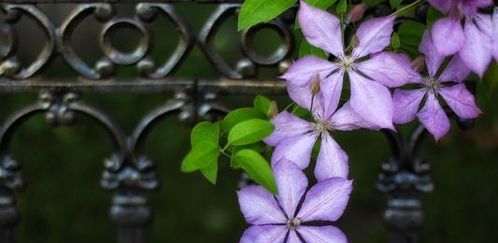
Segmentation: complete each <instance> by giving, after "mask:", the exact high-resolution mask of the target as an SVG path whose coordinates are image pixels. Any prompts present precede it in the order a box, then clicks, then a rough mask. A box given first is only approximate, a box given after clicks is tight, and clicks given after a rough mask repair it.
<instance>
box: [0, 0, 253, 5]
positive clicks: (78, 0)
mask: <svg viewBox="0 0 498 243" xmlns="http://www.w3.org/2000/svg"><path fill="white" fill-rule="evenodd" d="M242 1H243V0H147V1H143V0H104V1H103V0H0V3H18V4H19V3H22V4H24V3H26V4H37V3H191V2H195V3H240V2H242Z"/></svg>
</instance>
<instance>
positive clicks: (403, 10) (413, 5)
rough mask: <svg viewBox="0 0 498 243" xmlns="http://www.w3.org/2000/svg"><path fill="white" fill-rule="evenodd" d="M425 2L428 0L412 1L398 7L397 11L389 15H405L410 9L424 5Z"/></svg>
mask: <svg viewBox="0 0 498 243" xmlns="http://www.w3.org/2000/svg"><path fill="white" fill-rule="evenodd" d="M425 2H426V0H417V1H415V2H413V3H410V4H408V5H406V6H404V7H402V8H400V9H398V10H397V11H396V12H394V13H392V14H391V15H389V17H393V16H400V15H403V14H405V13H406V12H408V11H410V10H412V9H414V8H416V7H418V6H420V5H422V4H423V3H425Z"/></svg>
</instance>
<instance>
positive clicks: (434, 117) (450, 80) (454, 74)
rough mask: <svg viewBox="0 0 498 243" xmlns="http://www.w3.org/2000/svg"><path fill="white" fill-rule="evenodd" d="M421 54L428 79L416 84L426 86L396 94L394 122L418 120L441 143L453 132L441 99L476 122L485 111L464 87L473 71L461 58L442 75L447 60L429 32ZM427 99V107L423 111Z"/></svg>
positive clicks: (396, 91) (460, 114)
mask: <svg viewBox="0 0 498 243" xmlns="http://www.w3.org/2000/svg"><path fill="white" fill-rule="evenodd" d="M419 50H420V51H421V52H422V53H424V54H425V62H426V67H427V72H428V76H427V77H421V76H419V77H418V78H416V79H414V80H412V81H413V82H414V83H418V84H420V85H421V86H422V87H421V88H419V89H414V90H401V89H397V90H395V91H394V95H393V101H394V111H395V112H394V117H393V121H394V123H407V122H410V121H411V120H413V119H414V118H415V116H417V117H418V119H419V120H420V122H421V123H422V124H423V125H424V126H425V128H427V130H428V131H429V132H430V133H431V134H432V135H433V136H434V138H435V139H436V140H438V139H440V138H441V137H443V136H444V135H445V134H446V133H447V132H448V131H449V129H450V121H449V120H448V117H447V116H446V113H445V111H444V110H443V108H442V107H441V105H440V104H439V101H438V98H439V97H440V96H441V97H442V99H444V101H446V103H447V104H448V106H449V107H450V108H451V109H452V110H453V112H455V114H456V115H457V116H459V117H461V118H475V117H477V116H478V115H479V114H480V113H481V111H480V110H479V108H477V105H476V103H475V98H474V95H472V93H470V92H469V91H468V90H467V88H466V87H465V84H463V83H462V82H463V81H464V80H465V78H467V76H468V75H469V74H470V70H469V69H468V68H467V66H466V65H465V64H464V62H463V61H462V58H461V57H460V56H458V55H456V56H454V57H453V58H452V59H451V61H450V62H449V63H448V65H447V66H446V68H445V69H444V70H443V71H442V72H440V71H439V69H440V66H441V64H442V63H443V61H444V57H443V56H441V55H440V54H438V53H437V52H435V51H434V45H433V43H432V40H431V38H430V37H429V33H428V32H427V31H426V33H424V36H423V39H422V43H421V44H420V48H419ZM439 73H441V74H440V75H439ZM454 83H456V84H454ZM424 97H425V105H424V106H423V108H422V109H421V110H420V111H419V106H420V104H421V103H422V100H423V99H424Z"/></svg>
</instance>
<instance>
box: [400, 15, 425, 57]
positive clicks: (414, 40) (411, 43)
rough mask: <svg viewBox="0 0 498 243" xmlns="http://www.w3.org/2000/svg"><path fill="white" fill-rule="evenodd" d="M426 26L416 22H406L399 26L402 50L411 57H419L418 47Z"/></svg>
mask: <svg viewBox="0 0 498 243" xmlns="http://www.w3.org/2000/svg"><path fill="white" fill-rule="evenodd" d="M425 29H426V26H425V25H423V24H420V23H417V22H415V21H406V22H403V23H402V24H401V25H400V26H399V31H398V33H399V41H400V49H401V50H402V51H405V52H407V53H408V54H410V56H412V57H415V56H419V55H420V53H419V52H418V45H419V44H420V41H421V40H422V35H423V34H424V31H425Z"/></svg>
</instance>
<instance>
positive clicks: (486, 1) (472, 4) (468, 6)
mask: <svg viewBox="0 0 498 243" xmlns="http://www.w3.org/2000/svg"><path fill="white" fill-rule="evenodd" d="M492 4H493V0H466V1H459V2H458V9H459V10H460V12H461V13H463V14H466V15H475V14H476V13H477V10H478V9H479V8H484V7H487V6H490V5H492Z"/></svg>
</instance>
